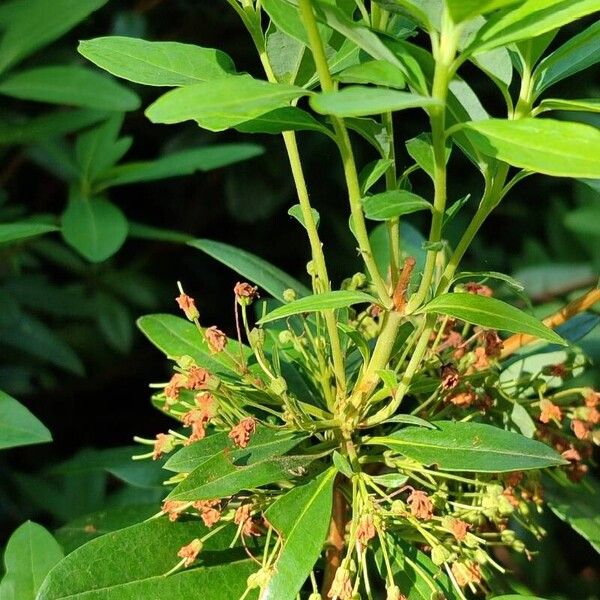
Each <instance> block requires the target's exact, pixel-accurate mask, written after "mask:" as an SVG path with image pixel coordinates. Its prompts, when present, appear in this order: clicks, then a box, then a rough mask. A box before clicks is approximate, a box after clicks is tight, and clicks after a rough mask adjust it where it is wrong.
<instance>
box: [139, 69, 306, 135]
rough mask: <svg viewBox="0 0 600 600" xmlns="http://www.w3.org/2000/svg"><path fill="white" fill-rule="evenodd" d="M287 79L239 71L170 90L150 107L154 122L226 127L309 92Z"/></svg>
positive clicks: (287, 103)
mask: <svg viewBox="0 0 600 600" xmlns="http://www.w3.org/2000/svg"><path fill="white" fill-rule="evenodd" d="M309 93H310V92H307V91H306V90H304V89H302V88H299V87H296V86H293V85H286V84H283V83H269V82H267V81H261V80H258V79H254V78H253V77H251V76H250V75H239V76H232V77H226V78H224V79H217V80H214V81H207V82H204V83H197V84H194V85H188V86H185V87H182V88H178V89H176V90H172V91H170V92H167V93H166V94H164V95H163V96H161V97H160V98H159V99H158V100H156V102H154V103H153V104H151V105H150V106H149V107H148V108H147V109H146V116H147V117H148V118H149V119H150V120H151V121H152V122H153V123H181V122H182V121H189V120H195V121H197V123H198V124H199V125H200V127H203V128H204V129H209V130H210V131H223V130H224V129H227V128H229V127H235V126H236V125H239V124H240V123H243V122H244V121H249V120H250V119H254V118H256V117H258V116H259V115H262V114H264V113H266V112H269V111H270V110H275V109H276V108H280V107H282V106H287V105H289V103H290V102H291V101H292V100H295V99H296V98H300V96H305V95H307V94H309Z"/></svg>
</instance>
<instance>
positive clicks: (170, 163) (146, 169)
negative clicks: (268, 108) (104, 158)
mask: <svg viewBox="0 0 600 600" xmlns="http://www.w3.org/2000/svg"><path fill="white" fill-rule="evenodd" d="M263 151H264V150H263V148H262V146H258V145H257V144H215V145H213V146H206V147H203V148H193V149H191V150H181V151H180V152H173V153H172V154H167V155H166V156H163V157H161V158H157V159H156V160H148V161H140V162H133V163H125V164H122V165H118V166H116V167H113V168H112V169H109V170H108V171H106V172H105V173H104V174H103V175H102V178H101V180H100V182H99V188H100V189H104V188H107V187H114V186H117V185H127V184H130V183H140V182H143V181H155V180H157V179H167V178H169V177H181V176H183V175H191V174H192V173H194V172H195V171H212V170H213V169H218V168H221V167H225V166H227V165H231V164H234V163H237V162H240V161H243V160H249V159H251V158H254V157H255V156H260V155H261V154H262V153H263Z"/></svg>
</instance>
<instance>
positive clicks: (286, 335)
mask: <svg viewBox="0 0 600 600" xmlns="http://www.w3.org/2000/svg"><path fill="white" fill-rule="evenodd" d="M277 337H278V339H279V343H280V344H281V345H282V346H287V345H288V344H291V343H292V342H293V341H294V334H293V333H292V332H291V331H289V330H288V329H284V330H283V331H280V332H279V335H278V336H277Z"/></svg>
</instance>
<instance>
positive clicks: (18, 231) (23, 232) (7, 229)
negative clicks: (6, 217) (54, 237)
mask: <svg viewBox="0 0 600 600" xmlns="http://www.w3.org/2000/svg"><path fill="white" fill-rule="evenodd" d="M51 231H58V227H55V226H54V225H46V224H45V223H34V222H27V221H21V222H20V223H0V244H11V243H13V242H20V241H22V240H28V239H30V238H33V237H37V236H38V235H44V234H45V233H50V232H51Z"/></svg>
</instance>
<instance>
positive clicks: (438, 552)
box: [431, 545, 450, 567]
mask: <svg viewBox="0 0 600 600" xmlns="http://www.w3.org/2000/svg"><path fill="white" fill-rule="evenodd" d="M449 558H450V552H448V550H446V548H444V546H439V545H438V546H434V547H433V548H432V549H431V560H432V562H433V564H434V565H437V566H438V567H439V566H440V565H443V564H444V563H445V562H446V561H447V560H448V559H449Z"/></svg>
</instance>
